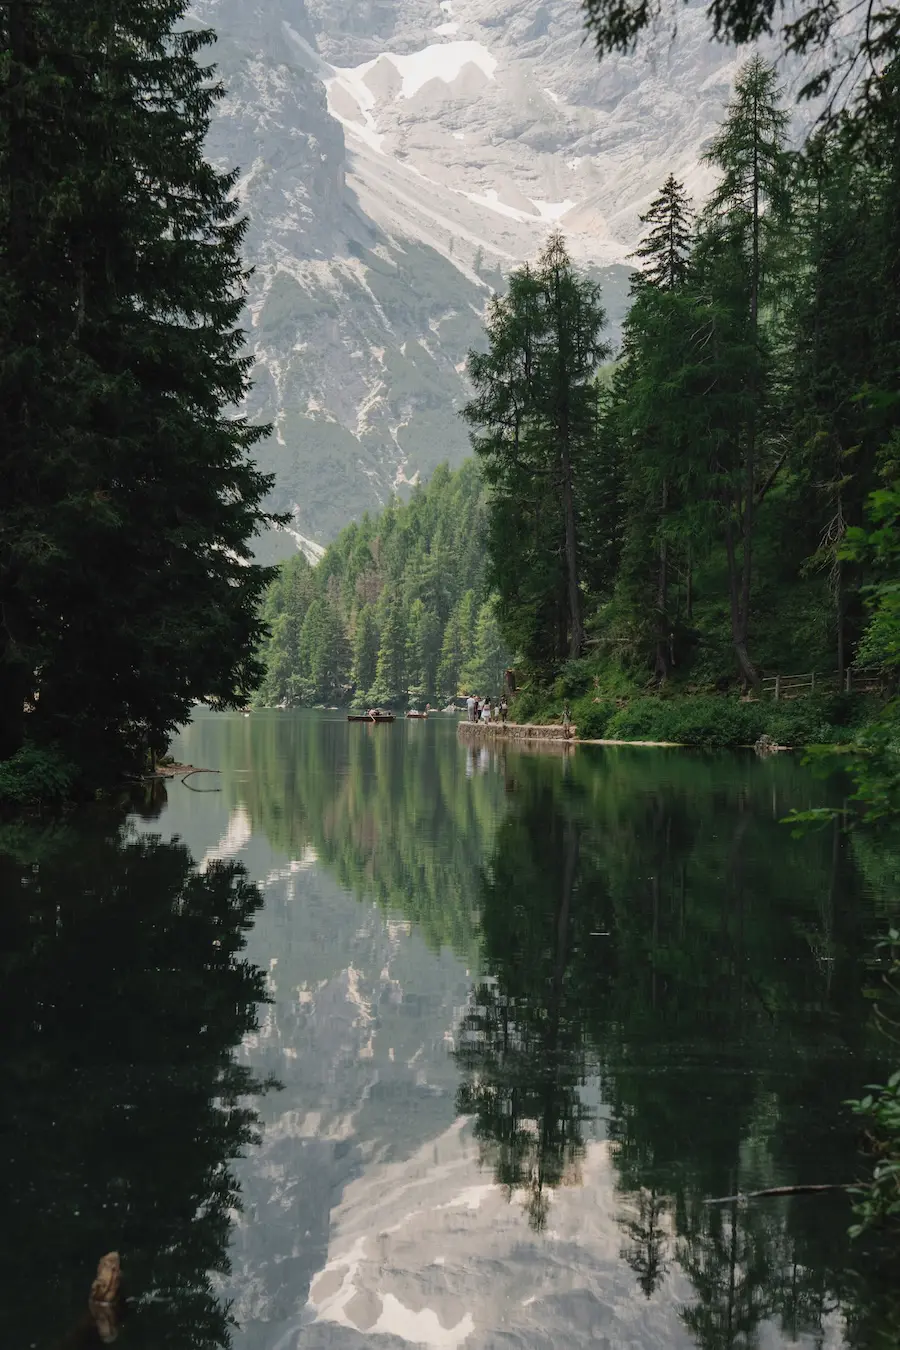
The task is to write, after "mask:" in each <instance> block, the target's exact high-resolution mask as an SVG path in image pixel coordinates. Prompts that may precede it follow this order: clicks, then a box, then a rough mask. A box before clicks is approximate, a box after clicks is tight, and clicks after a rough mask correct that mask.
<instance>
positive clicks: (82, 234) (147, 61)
mask: <svg viewBox="0 0 900 1350" xmlns="http://www.w3.org/2000/svg"><path fill="white" fill-rule="evenodd" d="M186 11H187V4H186V0H136V3H134V4H131V5H129V6H127V7H126V8H123V7H122V6H120V5H114V4H113V3H112V0H87V2H86V3H85V4H83V5H78V6H73V5H70V4H67V3H63V0H40V2H39V3H32V2H31V0H27V2H26V0H13V2H12V3H11V4H10V5H7V6H5V7H4V8H3V10H2V11H0V30H2V31H0V37H2V42H0V46H2V48H3V49H4V56H3V64H4V72H3V73H4V79H3V86H2V91H0V100H2V106H0V169H2V180H3V181H4V182H5V183H6V184H7V188H6V190H5V191H3V192H2V193H0V211H2V216H3V234H4V237H5V240H6V247H5V249H4V253H3V257H2V270H0V475H2V477H3V482H4V492H5V502H4V508H5V509H4V512H3V518H2V522H0V599H2V603H3V608H4V613H5V616H6V617H5V622H4V624H3V625H2V631H0V754H5V755H9V754H11V753H13V752H15V750H16V749H17V748H18V746H19V745H21V743H22V741H23V738H24V736H25V735H26V732H27V735H28V736H29V738H31V739H33V740H35V741H43V742H57V743H60V744H61V745H62V746H63V747H64V748H65V751H66V753H67V755H68V756H69V757H70V758H73V759H75V760H76V761H77V762H78V763H79V764H80V765H82V766H84V767H85V771H86V772H90V773H91V774H92V776H95V777H99V776H100V775H101V774H102V773H103V772H104V771H107V772H114V771H115V770H116V768H118V767H124V766H125V765H127V764H131V765H133V764H135V763H136V762H137V761H138V759H139V757H140V755H141V753H142V752H143V751H144V750H145V749H146V748H147V747H148V746H150V747H153V748H158V747H160V746H161V745H163V744H164V743H165V740H166V738H167V735H168V733H169V732H170V731H171V729H172V728H173V727H174V726H175V725H177V724H178V723H179V722H180V721H183V720H184V719H185V717H186V716H187V713H188V709H189V707H190V705H191V703H192V702H193V701H194V700H195V699H209V700H211V701H213V702H215V703H218V704H221V705H224V706H234V705H237V704H240V703H243V702H244V701H245V700H246V698H247V697H248V694H249V693H250V692H251V690H252V688H253V687H254V685H255V683H256V682H257V680H258V678H259V675H260V673H261V668H260V665H259V663H258V660H257V658H256V656H255V650H256V648H257V645H258V642H259V639H260V637H261V635H262V628H261V622H260V618H259V600H260V596H261V593H262V590H263V587H264V585H265V582H266V580H267V576H268V574H267V572H266V571H265V570H264V569H261V568H259V567H257V566H255V565H254V564H253V563H252V561H251V554H250V544H251V541H252V537H253V535H254V533H255V532H256V531H257V530H258V529H260V528H261V527H262V526H263V525H264V524H265V522H266V520H267V517H266V516H265V514H264V512H263V509H262V502H263V499H264V496H265V494H266V492H267V490H268V488H269V486H270V480H269V479H267V478H266V477H265V476H264V475H262V474H260V473H259V472H258V471H257V470H256V468H255V467H254V465H253V462H252V459H251V457H250V450H251V447H252V445H253V444H254V443H255V442H256V441H257V440H258V439H259V438H260V436H261V435H263V434H264V431H265V428H262V427H259V426H255V427H253V426H249V425H248V424H247V423H246V421H245V420H244V419H243V418H241V417H240V416H236V415H235V410H236V409H237V408H239V406H240V404H241V402H242V400H243V398H244V395H245V393H246V391H247V384H248V370H249V365H250V358H249V357H246V356H243V355H242V354H241V348H242V344H243V335H242V333H241V331H240V330H239V329H238V328H237V323H238V320H239V316H240V313H241V309H242V306H243V299H244V288H245V272H244V269H243V266H242V263H241V258H240V245H241V241H242V238H243V235H244V231H245V222H244V221H242V220H241V219H239V217H238V214H237V212H238V208H237V206H236V204H235V203H234V201H233V200H231V189H232V186H233V184H234V181H235V178H236V174H237V170H235V171H234V172H231V173H220V172H218V171H217V170H215V169H214V168H213V167H212V166H211V165H210V164H209V163H208V162H206V160H205V159H204V156H203V143H204V137H205V135H206V130H207V127H208V124H209V118H210V114H211V111H212V108H213V106H214V104H215V102H216V100H217V99H218V98H220V97H221V96H222V92H223V91H222V89H221V87H220V86H218V85H216V84H215V83H214V81H213V69H212V67H208V66H207V67H204V66H202V65H201V64H200V63H199V60H198V58H199V56H200V54H201V53H202V52H203V50H204V49H205V48H206V47H207V46H208V45H209V43H210V42H211V41H212V35H211V34H209V33H207V32H198V31H196V30H188V29H186V28H185V27H184V20H185V16H186ZM23 694H24V697H25V699H26V700H27V701H28V703H29V705H30V706H31V707H32V708H33V711H31V712H30V713H29V714H28V716H27V718H25V719H23V717H22V707H23ZM88 765H90V766H91V767H90V769H87V767H86V766H88Z"/></svg>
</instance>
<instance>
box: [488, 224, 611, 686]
mask: <svg viewBox="0 0 900 1350" xmlns="http://www.w3.org/2000/svg"><path fill="white" fill-rule="evenodd" d="M604 323H605V314H604V311H603V307H602V304H601V302H600V290H599V287H597V286H596V285H594V284H593V283H592V282H589V281H588V280H586V279H585V278H584V277H581V276H579V275H578V273H577V272H576V271H575V269H574V268H573V266H572V262H571V259H570V258H569V255H568V253H567V251H566V248H565V244H564V242H563V239H562V237H561V236H560V235H559V234H558V233H557V234H554V235H552V236H551V238H550V240H549V242H548V244H547V246H546V248H545V249H544V251H543V253H542V254H541V256H540V258H539V259H538V261H537V264H536V265H535V266H534V267H531V266H527V267H523V268H520V269H519V270H518V271H516V272H514V273H513V274H512V275H511V277H510V281H509V289H508V292H507V294H506V296H504V297H502V298H495V300H494V301H493V303H492V305H491V306H490V308H489V312H488V320H487V334H488V340H489V344H490V346H489V350H488V352H486V353H479V352H472V353H470V357H469V371H470V375H471V378H472V382H473V384H474V386H475V390H476V396H475V398H474V399H473V400H472V401H471V402H470V403H469V404H468V405H467V407H466V408H465V409H464V416H465V417H466V419H467V421H468V422H469V423H470V425H471V426H472V427H473V428H475V432H474V434H473V446H474V448H475V451H476V453H477V454H478V455H479V456H480V457H481V459H482V462H483V464H484V471H485V476H486V478H487V481H488V483H489V484H490V485H491V486H492V488H493V495H492V509H491V516H490V530H489V552H490V556H491V561H492V568H493V570H492V574H491V579H492V581H493V583H494V584H495V585H496V587H497V589H498V591H499V593H500V606H499V611H498V612H499V615H500V620H501V623H502V625H503V627H504V631H505V635H506V637H507V639H508V641H509V643H510V645H511V646H513V647H515V648H516V649H518V650H520V651H521V652H522V653H523V654H524V655H525V656H526V657H528V659H529V660H531V661H533V662H534V663H535V664H537V665H539V666H543V667H545V668H550V667H552V666H553V664H554V663H558V662H559V661H561V660H563V659H565V657H566V656H567V655H568V656H569V657H578V656H580V655H581V652H582V649H583V646H584V620H583V613H582V609H583V600H582V582H583V576H582V568H581V562H580V559H579V536H580V533H581V529H582V523H583V522H582V517H583V514H584V510H585V506H586V503H585V501H584V498H583V495H582V487H583V484H584V482H585V476H584V474H583V468H584V465H585V463H586V462H587V461H588V460H589V459H590V457H591V455H592V453H593V449H594V445H595V440H596V434H597V425H598V417H597V409H598V405H597V391H596V387H595V382H594V376H595V374H596V371H597V367H598V366H599V364H600V363H601V361H602V360H603V359H604V358H605V357H606V356H607V355H608V354H609V348H608V346H607V345H606V344H605V343H604V342H603V340H602V338H601V333H602V329H603V326H604Z"/></svg>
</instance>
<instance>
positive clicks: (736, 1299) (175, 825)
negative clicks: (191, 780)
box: [0, 714, 900, 1350]
mask: <svg viewBox="0 0 900 1350" xmlns="http://www.w3.org/2000/svg"><path fill="white" fill-rule="evenodd" d="M176 751H177V753H178V755H179V757H180V758H181V759H182V760H183V761H184V762H192V763H195V764H202V765H205V766H207V767H211V768H218V769H220V770H221V771H222V772H221V776H220V778H218V779H216V780H215V781H216V783H218V784H220V785H221V792H219V793H212V792H209V793H206V794H204V795H200V794H192V793H190V792H189V791H188V789H187V788H184V787H183V786H182V785H180V784H177V783H176V784H172V785H171V786H170V787H169V801H168V804H167V805H166V806H165V809H164V810H163V811H162V814H161V816H160V818H159V820H158V821H156V820H150V821H139V820H136V821H133V823H132V826H131V829H130V833H129V832H126V833H124V834H122V833H119V832H118V829H117V827H113V826H110V825H108V826H106V827H105V828H103V829H99V828H97V827H96V826H91V827H88V826H86V825H81V824H79V825H78V826H75V825H71V826H68V827H67V828H66V831H65V832H64V835H63V838H62V841H61V842H60V841H59V840H56V842H54V840H55V836H54V834H53V832H50V833H49V834H48V836H47V837H46V839H44V841H43V842H41V839H40V836H35V837H34V838H29V839H26V840H24V842H23V841H22V840H16V838H14V837H13V838H12V839H10V838H8V837H4V838H3V840H2V841H0V847H5V848H6V849H7V853H6V856H5V859H4V861H3V862H2V863H0V866H2V867H3V868H4V869H5V870H4V872H3V873H2V876H3V880H4V882H6V883H7V884H6V885H5V888H4V894H7V893H9V894H13V895H14V897H15V903H14V904H13V905H12V906H7V908H6V911H5V912H4V915H3V920H2V922H3V923H4V926H5V927H6V928H7V930H8V931H7V934H6V935H5V936H6V937H7V940H6V941H5V942H4V944H3V951H4V956H3V958H2V959H3V961H4V973H5V975H6V979H5V980H4V982H3V986H2V992H0V997H2V998H4V999H5V1000H6V1001H7V1003H6V1011H7V1025H9V1026H11V1027H14V1034H13V1035H11V1036H9V1037H8V1038H7V1046H6V1049H5V1051H4V1053H5V1056H6V1059H7V1074H6V1078H7V1083H8V1084H9V1085H10V1087H11V1088H12V1089H13V1090H12V1091H11V1092H10V1093H8V1094H7V1100H6V1102H5V1104H4V1106H3V1107H2V1108H0V1110H2V1113H3V1121H4V1126H5V1135H4V1137H5V1138H9V1139H10V1141H11V1143H10V1147H9V1148H8V1149H7V1150H6V1154H7V1156H8V1158H9V1161H8V1162H3V1163H2V1164H0V1166H2V1167H3V1169H4V1171H3V1176H4V1181H3V1185H4V1188H5V1189H6V1191H7V1196H6V1198H7V1206H6V1212H7V1214H9V1215H10V1216H11V1219H10V1221H9V1222H8V1223H7V1225H6V1229H5V1239H6V1243H7V1244H8V1251H7V1252H6V1253H5V1257H4V1262H5V1264H4V1265H3V1266H2V1267H0V1270H2V1272H3V1273H2V1274H0V1280H3V1281H4V1282H7V1283H6V1290H7V1292H8V1297H7V1303H8V1306H9V1307H10V1308H11V1309H12V1310H13V1311H12V1314H11V1315H12V1316H13V1318H14V1319H16V1329H17V1330H20V1331H21V1334H20V1335H18V1336H14V1337H13V1338H12V1341H11V1343H13V1342H14V1343H16V1344H19V1343H21V1344H25V1345H31V1344H32V1343H34V1344H35V1345H38V1346H41V1347H43V1346H45V1345H46V1346H47V1347H50V1346H54V1345H58V1344H59V1341H60V1340H61V1339H62V1333H63V1332H64V1331H65V1329H66V1326H67V1325H70V1324H74V1323H75V1322H77V1319H78V1317H79V1316H80V1313H81V1310H82V1308H83V1306H84V1299H85V1297H86V1290H87V1286H88V1284H89V1282H90V1276H91V1274H92V1271H93V1267H94V1265H95V1264H96V1260H97V1258H98V1257H99V1256H100V1255H101V1254H102V1252H103V1251H104V1250H107V1249H109V1248H112V1247H116V1248H118V1249H119V1250H121V1251H122V1255H123V1268H124V1270H125V1273H126V1278H128V1282H129V1292H130V1293H131V1294H132V1295H133V1298H134V1302H135V1305H136V1306H135V1310H134V1314H133V1316H132V1317H131V1319H130V1320H129V1321H128V1322H126V1324H125V1326H124V1328H123V1331H122V1343H123V1345H127V1344H134V1345H141V1346H143V1345H145V1344H146V1345H147V1346H148V1347H149V1345H150V1344H151V1343H153V1344H154V1346H158V1345H159V1346H161V1345H165V1346H166V1347H167V1350H168V1348H169V1347H173V1348H174V1350H181V1347H184V1348H185V1350H194V1347H207V1346H208V1347H210V1348H211V1347H213V1346H224V1345H225V1344H227V1343H228V1342H229V1339H230V1343H231V1345H232V1346H233V1347H234V1350H319V1347H332V1348H333V1350H363V1347H367V1348H368V1347H376V1350H377V1348H378V1347H384V1350H399V1347H401V1346H412V1345H427V1346H433V1347H436V1348H439V1347H451V1348H452V1347H457V1346H465V1347H466V1348H467V1350H487V1347H491V1350H493V1347H499V1346H503V1347H506V1346H509V1347H513V1346H515V1347H521V1350H556V1348H557V1347H559V1350H563V1348H565V1350H570V1348H571V1350H574V1348H575V1347H585V1350H586V1348H587V1347H588V1346H590V1347H595V1346H607V1347H609V1348H610V1350H613V1348H615V1347H619V1346H621V1345H625V1344H627V1345H629V1346H632V1347H636V1348H637V1347H639V1348H640V1350H651V1347H653V1348H655V1347H660V1350H662V1347H667V1350H668V1348H669V1347H672V1348H674V1350H691V1347H703V1348H704V1350H706V1348H708V1350H732V1347H733V1348H734V1350H754V1348H755V1347H758V1348H759V1350H775V1348H776V1347H786V1346H788V1345H792V1344H795V1343H796V1344H800V1345H801V1346H807V1347H813V1346H821V1347H830V1348H831V1350H837V1347H842V1346H848V1347H854V1350H866V1348H867V1347H873V1348H874V1347H876V1346H878V1345H880V1344H883V1345H896V1344H897V1343H900V1338H898V1336H897V1334H896V1330H897V1326H898V1323H897V1322H896V1321H894V1320H892V1319H893V1318H894V1316H895V1313H896V1309H895V1308H892V1306H891V1295H890V1283H889V1282H888V1281H885V1280H884V1279H882V1277H881V1275H880V1274H879V1266H878V1263H877V1260H876V1254H875V1253H872V1252H862V1251H859V1252H857V1251H856V1250H855V1249H851V1248H850V1247H849V1245H848V1241H847V1238H846V1228H847V1225H848V1222H849V1206H848V1202H847V1200H846V1198H845V1197H844V1196H842V1195H841V1194H832V1195H826V1196H821V1195H819V1196H814V1197H810V1196H796V1197H791V1198H786V1199H777V1200H768V1201H762V1202H757V1203H746V1202H737V1201H733V1202H729V1203H727V1204H725V1205H709V1204H708V1203H706V1202H707V1201H708V1200H709V1199H710V1198H711V1197H713V1198H714V1197H723V1196H732V1195H735V1194H737V1193H738V1192H747V1191H750V1190H755V1189H760V1188H762V1187H765V1186H771V1185H786V1184H796V1183H809V1182H818V1183H823V1182H832V1181H834V1182H846V1181H848V1180H852V1179H854V1178H855V1177H856V1176H858V1175H859V1174H860V1171H861V1168H862V1167H863V1166H864V1162H863V1160H862V1159H861V1157H860V1155H859V1151H858V1140H857V1137H856V1130H855V1126H854V1122H853V1119H852V1117H850V1115H849V1113H848V1112H847V1111H846V1109H845V1108H844V1107H842V1105H841V1102H842V1101H843V1099H845V1098H846V1097H849V1096H852V1095H854V1094H857V1093H858V1092H859V1090H860V1087H861V1086H862V1085H863V1084H864V1083H865V1082H868V1081H871V1080H872V1079H873V1078H876V1077H878V1076H883V1073H884V1058H885V1051H886V1048H885V1046H884V1045H883V1044H882V1043H880V1041H879V1039H878V1037H877V1035H876V1033H875V1031H874V1029H873V1026H872V1022H871V1017H870V1010H871V1005H870V1002H869V1001H868V1000H867V998H866V989H867V986H868V985H869V983H870V979H871V977H870V973H869V968H868V962H869V959H870V957H871V951H872V943H873V940H874V939H875V938H876V937H878V936H880V934H881V932H882V931H883V928H884V926H885V924H886V922H887V920H888V918H889V917H890V915H891V914H892V913H893V912H895V911H894V910H893V909H892V905H893V896H892V893H891V887H890V882H891V878H892V876H893V874H894V871H895V868H896V860H895V859H892V858H889V857H888V856H887V854H886V852H885V850H884V849H882V850H880V851H879V850H873V849H871V848H870V847H869V846H868V845H867V844H866V843H865V842H864V841H861V840H854V839H851V838H848V837H846V836H844V835H843V834H841V832H840V831H839V830H837V829H833V828H829V829H828V830H827V831H822V832H818V833H815V834H812V835H810V836H808V837H806V838H804V839H802V840H799V841H797V840H793V839H792V838H791V836H790V833H789V831H787V830H786V829H785V827H784V826H783V825H781V824H780V823H779V822H780V820H781V818H782V817H783V816H784V815H785V814H786V812H787V811H788V810H789V809H790V808H791V807H792V806H798V807H802V806H808V805H813V804H816V803H818V802H820V801H821V800H822V796H823V792H824V789H823V787H822V785H821V784H820V783H819V782H817V781H816V780H815V779H814V778H812V777H811V776H810V774H809V773H808V772H807V771H806V770H805V769H803V768H802V766H800V765H799V764H798V763H797V762H796V761H794V760H792V759H789V758H787V757H783V758H776V759H768V760H758V759H756V758H755V757H753V756H747V757H740V756H728V755H715V756H713V755H710V756H703V755H690V754H670V753H668V752H654V751H649V752H647V751H627V750H620V751H605V750H599V749H595V748H592V747H578V748H577V749H576V750H575V751H573V752H569V753H566V754H565V755H560V754H551V755H542V754H537V753H533V752H531V753H525V752H519V751H516V750H512V749H510V750H509V751H508V752H504V751H503V750H502V749H491V750H490V751H487V752H485V753H484V754H482V753H481V752H480V751H476V752H474V753H472V752H471V750H467V749H466V748H465V747H462V746H460V745H459V744H458V743H457V739H456V735H455V727H454V726H453V724H452V722H451V721H450V720H449V719H447V720H445V721H435V722H434V723H431V722H429V723H414V724H407V725H403V724H399V723H398V724H396V725H394V726H393V727H383V728H368V727H364V726H350V727H348V724H347V723H346V722H345V721H343V720H342V719H339V718H333V719H329V718H327V717H316V716H312V715H308V714H300V715H293V714H284V715H271V716H270V715H259V716H253V717H250V718H241V717H216V718H214V717H210V716H204V715H202V714H201V715H199V716H198V717H197V719H196V722H195V724H194V725H192V726H191V727H190V728H188V729H187V730H186V732H185V733H184V735H183V737H182V739H181V741H180V743H179V745H178V746H177V747H176ZM151 814H152V812H151ZM153 832H156V837H153ZM179 837H180V838H179ZM181 840H184V841H186V842H181ZM194 859H195V860H196V865H195V864H194V862H193V860H194ZM237 860H239V861H240V866H239V865H238V861H237ZM242 868H243V869H246V871H242ZM250 878H255V879H256V880H257V883H258V886H259V891H257V890H256V889H255V888H254V887H253V886H252V885H251V884H250V880H249V879H250ZM261 901H263V902H264V903H262V907H260V905H261ZM245 940H246V943H247V948H246V953H245V954H244V953H242V944H243V943H244V941H245ZM6 953H10V955H7V954H6ZM261 971H265V972H266V974H265V978H264V979H263V976H262V974H261ZM264 992H265V995H266V998H267V1000H268V1002H267V1003H266V1004H264V1005H261V1006H260V1009H259V1012H258V1015H257V1004H258V1002H259V1000H261V999H262V996H263V993H264ZM888 1058H889V1056H888ZM271 1078H277V1079H278V1080H279V1083H280V1085H281V1086H280V1090H279V1091H273V1092H270V1093H260V1092H259V1088H260V1086H261V1083H262V1082H263V1081H265V1080H268V1079H271ZM254 1094H255V1095H254ZM251 1096H252V1097H253V1107H252V1110H253V1111H255V1112H257V1113H258V1117H259V1142H258V1143H256V1144H253V1145H251V1144H250V1139H251V1135H252V1133H253V1129H254V1119H253V1115H252V1111H251V1107H250V1105H249V1101H250V1098H251ZM242 1153H243V1154H245V1156H243V1157H239V1156H236V1155H239V1154H242ZM238 1192H240V1194H238ZM238 1201H239V1202H240V1207H238ZM229 1234H230V1236H229ZM229 1244H230V1245H229ZM226 1248H227V1251H226ZM229 1260H230V1262H231V1266H232V1272H231V1274H228V1273H227V1265H228V1261H229ZM854 1269H856V1270H858V1271H859V1272H861V1273H859V1274H855V1273H854ZM44 1285H46V1286H47V1287H48V1288H49V1287H52V1288H53V1289H54V1290H55V1293H54V1295H53V1297H52V1298H50V1299H43V1298H42V1297H41V1294H40V1290H41V1289H42V1288H43V1287H44ZM17 1289H23V1290H29V1291H37V1292H35V1293H32V1294H31V1295H30V1296H29V1297H28V1299H27V1300H26V1302H25V1303H23V1304H21V1305H19V1304H17V1303H16V1302H15V1301H14V1300H13V1299H12V1298H11V1297H10V1296H9V1291H12V1290H17ZM232 1300H233V1302H231V1301H232ZM26 1305H27V1306H26ZM229 1317H230V1318H231V1319H233V1325H230V1324H229ZM54 1331H55V1332H56V1333H57V1334H56V1340H55V1341H54V1339H53V1334H52V1333H53V1332H54ZM879 1337H880V1338H881V1339H879Z"/></svg>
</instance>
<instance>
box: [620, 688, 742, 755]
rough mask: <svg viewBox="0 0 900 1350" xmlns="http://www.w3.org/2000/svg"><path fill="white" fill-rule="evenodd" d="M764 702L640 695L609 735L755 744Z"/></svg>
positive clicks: (688, 742)
mask: <svg viewBox="0 0 900 1350" xmlns="http://www.w3.org/2000/svg"><path fill="white" fill-rule="evenodd" d="M763 720H764V719H763V716H762V705H761V704H759V703H740V702H738V700H737V699H734V698H715V697H714V696H712V695H709V696H705V697H704V696H700V697H697V698H680V699H666V698H639V699H635V700H634V701H633V702H632V703H630V704H629V705H628V707H627V708H622V709H621V710H620V711H619V712H617V713H616V714H615V716H614V717H613V718H611V720H610V722H609V726H608V728H607V735H608V736H610V737H611V738H613V739H615V740H623V741H674V742H677V743H678V744H680V745H702V746H709V747H721V746H730V745H752V744H753V743H754V742H755V741H756V740H758V738H759V737H760V736H761V735H762V732H763V730H764V726H763Z"/></svg>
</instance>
